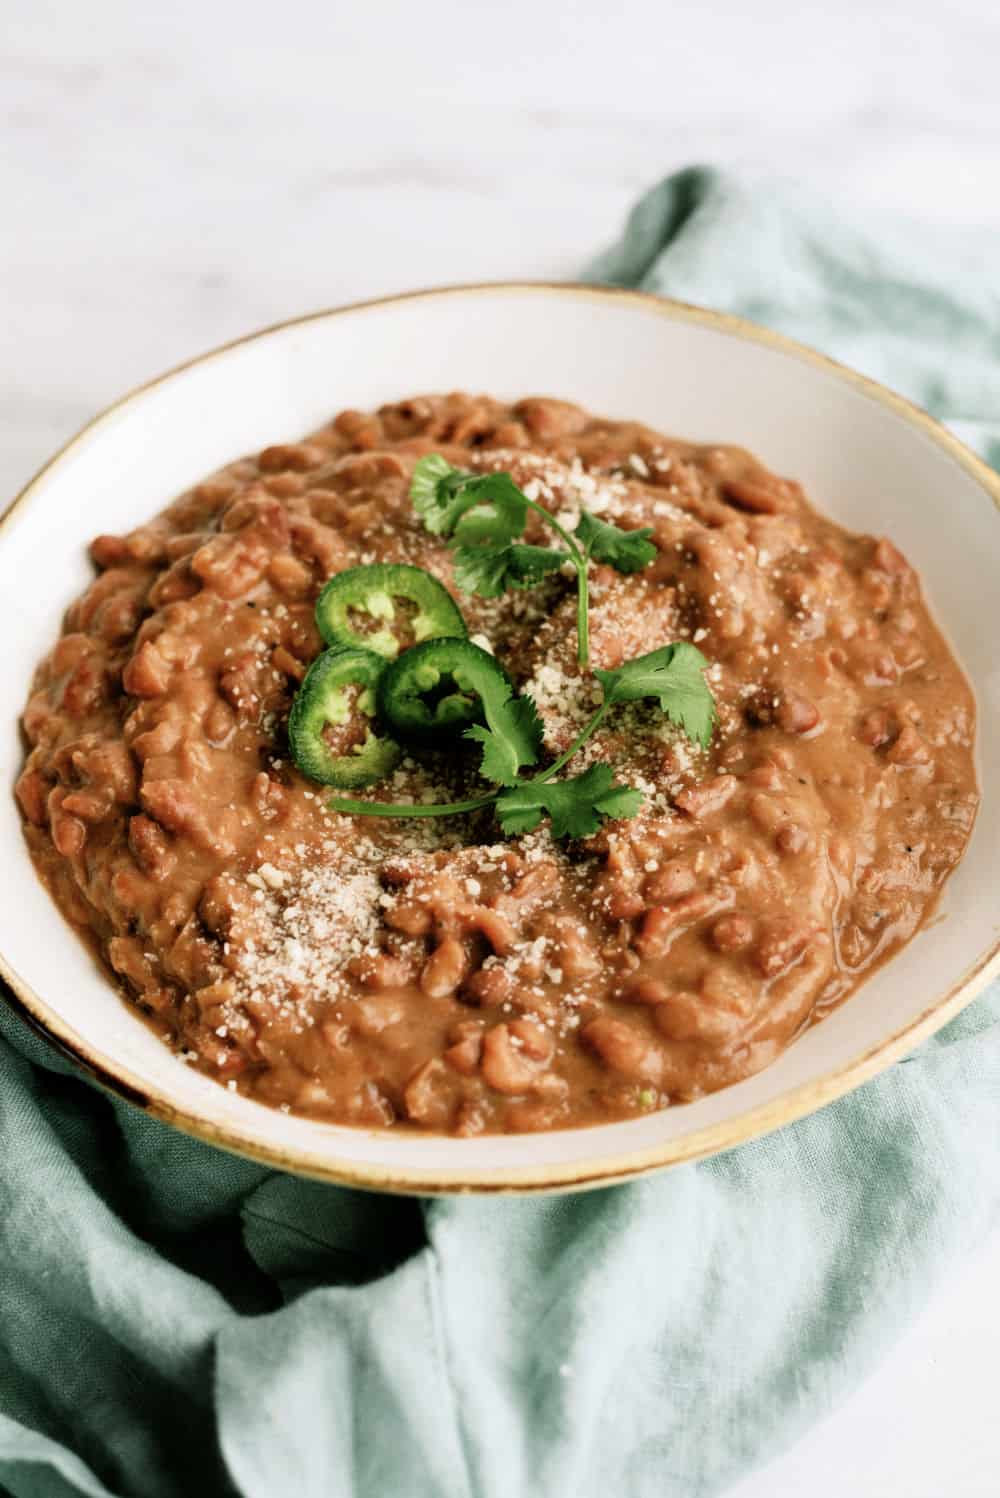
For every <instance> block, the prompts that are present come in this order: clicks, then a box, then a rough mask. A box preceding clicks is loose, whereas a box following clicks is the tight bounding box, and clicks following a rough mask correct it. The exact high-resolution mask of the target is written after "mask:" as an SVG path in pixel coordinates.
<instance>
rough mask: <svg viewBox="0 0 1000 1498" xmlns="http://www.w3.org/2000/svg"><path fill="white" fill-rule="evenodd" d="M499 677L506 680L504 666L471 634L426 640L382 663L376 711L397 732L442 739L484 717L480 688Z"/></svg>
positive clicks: (410, 736) (486, 687)
mask: <svg viewBox="0 0 1000 1498" xmlns="http://www.w3.org/2000/svg"><path fill="white" fill-rule="evenodd" d="M498 683H505V684H508V685H509V684H510V678H509V677H508V675H507V673H506V671H505V670H504V669H503V667H502V666H501V665H500V663H499V662H498V661H495V660H494V659H493V657H492V656H491V655H490V654H489V652H488V651H486V650H480V648H479V646H478V645H473V644H472V642H471V640H453V639H452V640H449V639H443V640H427V641H425V642H424V644H422V645H414V646H412V647H411V649H409V650H404V652H403V654H402V655H401V656H400V657H399V659H398V660H396V661H393V663H392V665H391V666H387V667H386V669H385V671H384V672H383V674H382V676H381V677H380V679H379V683H378V688H377V694H376V695H377V700H378V710H379V715H380V716H381V717H382V718H383V719H384V720H385V722H386V723H387V724H388V725H389V727H390V728H391V729H392V730H393V731H394V732H395V733H398V734H399V735H400V737H401V738H405V739H412V740H414V741H415V742H419V743H424V744H435V743H443V742H445V741H447V740H448V739H452V738H454V737H455V736H456V735H457V734H458V733H460V732H461V730H462V729H464V728H467V727H468V725H469V724H470V723H479V722H482V720H483V708H482V698H483V694H484V692H486V691H488V690H489V688H490V687H495V686H496V685H497V684H498ZM511 690H513V688H511Z"/></svg>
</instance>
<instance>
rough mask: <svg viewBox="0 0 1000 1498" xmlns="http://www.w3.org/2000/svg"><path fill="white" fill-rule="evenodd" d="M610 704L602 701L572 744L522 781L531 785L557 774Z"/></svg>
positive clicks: (590, 732)
mask: <svg viewBox="0 0 1000 1498" xmlns="http://www.w3.org/2000/svg"><path fill="white" fill-rule="evenodd" d="M610 706H611V703H610V702H602V703H601V705H600V707H599V708H598V709H597V711H596V713H594V715H593V717H592V718H589V719H588V720H587V722H586V723H585V724H584V726H583V727H582V728H581V729H580V732H579V733H578V734H577V736H576V738H575V739H574V740H573V742H572V744H570V746H569V748H568V749H564V750H563V752H562V754H560V756H559V758H558V759H557V760H555V761H554V762H553V763H552V764H551V765H549V767H548V769H547V770H543V771H542V773H541V774H540V775H533V776H532V778H531V780H529V781H526V782H524V783H525V784H527V785H531V784H532V783H533V782H534V781H536V780H551V779H552V777H553V775H558V774H559V771H560V770H561V769H562V767H563V765H565V764H568V763H569V761H570V760H571V759H572V758H573V756H574V754H576V752H577V750H579V749H582V748H583V746H584V744H585V743H586V742H587V740H588V739H589V738H590V736H591V735H592V734H594V733H596V732H597V730H598V728H599V727H600V725H601V723H602V722H603V721H604V717H605V715H606V713H607V711H608V709H609V708H610Z"/></svg>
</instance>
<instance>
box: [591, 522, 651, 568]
mask: <svg viewBox="0 0 1000 1498" xmlns="http://www.w3.org/2000/svg"><path fill="white" fill-rule="evenodd" d="M573 534H574V536H575V537H576V539H577V540H578V541H579V543H580V545H581V546H582V547H583V549H584V551H585V552H586V553H587V555H588V557H593V559H594V561H595V562H606V563H607V565H608V566H609V567H614V568H615V569H616V571H618V572H640V571H641V570H642V568H643V567H645V566H646V565H647V564H648V563H649V562H651V561H652V560H653V558H654V557H655V556H656V547H655V546H654V545H653V543H652V542H651V541H650V539H649V537H650V536H651V535H652V534H653V528H652V526H649V525H646V526H643V528H642V529H641V530H634V531H623V530H621V529H620V528H619V527H618V526H617V525H609V524H608V523H607V521H606V520H598V519H597V516H596V515H591V513H590V511H589V510H583V511H581V514H580V519H579V521H578V523H577V527H576V530H575V531H574V532H573Z"/></svg>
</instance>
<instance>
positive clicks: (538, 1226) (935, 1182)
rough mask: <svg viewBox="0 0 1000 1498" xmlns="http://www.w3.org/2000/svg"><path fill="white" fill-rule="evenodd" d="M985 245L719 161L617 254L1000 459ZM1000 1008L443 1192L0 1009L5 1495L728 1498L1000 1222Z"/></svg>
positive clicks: (995, 293) (618, 260) (669, 195)
mask: <svg viewBox="0 0 1000 1498" xmlns="http://www.w3.org/2000/svg"><path fill="white" fill-rule="evenodd" d="M977 256H978V257H980V258H977ZM984 262H985V256H984V255H983V253H982V249H981V247H979V246H977V243H976V240H975V238H974V237H973V236H970V237H967V238H966V239H964V240H960V239H958V238H952V239H950V240H949V239H947V238H946V237H945V236H939V237H937V238H932V237H931V236H929V235H928V233H927V231H925V230H920V231H919V232H918V231H916V230H914V229H908V228H904V227H901V226H893V225H885V226H882V227H881V228H879V229H878V230H875V229H873V228H872V227H871V226H862V225H860V224H856V223H852V222H849V221H848V220H847V218H846V215H844V213H843V212H842V211H839V210H838V207H837V205H825V204H821V203H819V202H817V201H816V200H815V199H810V198H809V197H807V196H806V195H804V194H802V193H800V192H798V191H796V190H793V189H789V188H787V187H783V186H778V185H775V184H774V183H769V182H767V181H764V180H762V179H732V178H730V177H727V176H724V175H721V174H719V173H716V172H712V171H707V170H695V169H692V170H689V171H686V172H682V173H680V174H678V175H677V176H675V177H672V178H670V179H668V180H667V181H665V182H663V183H661V184H660V185H659V186H658V187H656V188H655V189H653V191H651V192H650V193H648V194H647V195H646V196H645V197H644V198H643V199H642V200H641V202H640V203H639V204H638V205H637V207H636V208H635V210H634V212H633V213H632V215H631V217H630V219H629V221H628V224H627V227H626V229H625V232H624V234H623V236H622V238H621V240H620V241H619V243H618V244H616V245H615V246H614V247H613V248H612V249H611V250H609V251H608V252H607V253H606V254H604V255H602V256H601V257H600V259H599V260H598V261H597V262H596V263H595V264H594V265H593V266H592V267H591V268H590V271H589V272H588V275H589V277H590V278H591V279H594V280H598V279H600V280H609V281H615V282H618V283H621V284H626V285H630V286H642V287H646V288H649V289H652V290H655V291H661V292H664V293H668V294H670V295H672V296H676V297H680V298H683V299H685V300H689V301H694V302H701V303H705V304H708V305H714V306H718V307H723V308H727V309H730V310H733V311H736V312H740V313H742V314H744V315H745V316H747V317H750V318H753V319H755V320H757V321H759V322H762V323H766V324H767V325H769V326H771V327H775V328H779V329H781V330H782V331H785V332H788V333H790V334H793V335H794V336H796V337H799V338H802V339H804V340H805V341H807V342H811V343H813V344H815V345H817V346H819V347H820V348H823V349H825V350H827V351H828V352H830V353H833V354H835V355H837V356H838V357H840V358H842V359H844V360H845V361H846V362H848V363H851V364H853V365H855V366H857V367H858V368H860V369H863V370H864V371H865V372H867V373H869V374H873V375H875V376H876V377H878V378H881V379H883V380H885V381H886V382H887V383H889V384H891V385H893V386H895V387H896V388H897V389H899V390H901V391H903V392H904V393H906V394H908V395H910V396H912V397H914V398H915V399H917V400H919V401H920V402H921V403H922V404H924V405H925V406H928V407H930V408H931V409H932V410H933V411H934V412H935V413H936V414H938V415H939V416H942V417H943V418H945V419H947V420H948V421H950V423H951V424H952V425H953V426H954V427H955V428H956V429H957V430H959V431H960V432H961V434H962V435H963V436H965V437H966V438H967V439H971V440H972V441H973V442H974V443H975V445H977V446H978V447H979V449H980V451H981V452H983V453H984V454H985V455H986V456H988V457H990V458H992V460H993V461H994V463H1000V427H998V425H997V422H996V420H995V417H994V413H996V412H1000V288H998V284H997V281H996V278H995V273H991V272H989V271H988V269H987V268H986V266H985V263H984ZM998 1019H1000V994H998V992H997V991H996V990H992V991H990V992H989V993H987V994H986V995H984V996H983V997H982V998H980V999H979V1000H978V1001H977V1002H976V1003H975V1004H974V1005H972V1006H971V1008H969V1009H968V1010H966V1011H965V1013H964V1014H963V1015H961V1016H960V1017H959V1018H958V1019H957V1020H955V1021H954V1022H953V1023H952V1024H951V1025H950V1026H949V1027H948V1028H947V1029H946V1030H944V1031H943V1032H941V1033H940V1034H939V1035H938V1036H936V1037H935V1038H934V1039H932V1040H931V1041H929V1042H928V1043H927V1044H925V1045H924V1046H923V1048H922V1049H921V1050H920V1051H919V1052H918V1053H916V1055H914V1056H913V1057H911V1058H909V1059H908V1060H907V1061H906V1062H903V1063H901V1064H899V1065H898V1066H895V1067H894V1068H892V1069H891V1070H890V1071H888V1072H886V1073H884V1074H883V1075H882V1076H881V1077H879V1078H877V1079H876V1080H875V1081H873V1082H870V1083H868V1084H867V1085H866V1086H865V1087H863V1088H861V1089H860V1090H859V1091H857V1092H855V1093H853V1094H852V1095H851V1096H849V1097H847V1098H844V1099H842V1100H840V1101H839V1102H837V1103H835V1104H833V1105H831V1106H830V1107H827V1108H825V1109H824V1110H822V1111H821V1112H820V1113H818V1114H815V1115H814V1116H813V1117H811V1118H808V1119H805V1120H803V1121H801V1122H799V1123H797V1124H794V1125H791V1126H790V1127H788V1128H786V1129H784V1130H782V1131H781V1132H780V1133H778V1134H776V1135H772V1136H771V1137H769V1138H767V1139H763V1140H759V1141H757V1142H755V1143H752V1144H748V1145H744V1146H743V1147H741V1148H740V1149H737V1150H733V1151H731V1152H730V1153H728V1154H726V1155H723V1156H720V1157H717V1158H715V1159H713V1160H708V1161H704V1162H702V1163H699V1164H696V1165H688V1166H684V1167H681V1168H678V1169H676V1170H673V1171H671V1172H669V1173H667V1174H663V1175H659V1176H655V1177H652V1178H649V1179H646V1180H643V1181H640V1182H638V1183H636V1184H633V1185H628V1186H621V1187H616V1188H612V1189H609V1190H606V1191H601V1192H595V1193H591V1194H581V1195H576V1196H563V1197H553V1198H533V1199H524V1200H510V1199H494V1198H485V1199H449V1200H439V1201H425V1202H421V1201H416V1200H407V1199H401V1198H390V1197H378V1196H374V1195H370V1194H366V1193H363V1192H356V1191H349V1190H343V1189H339V1188H335V1187H330V1186H323V1185H320V1184H317V1183H315V1182H309V1181H300V1180H296V1179H294V1178H292V1177H289V1176H282V1175H280V1174H277V1173H275V1172H273V1171H269V1170H267V1169H265V1168H263V1167H262V1166H259V1165H255V1164H251V1163H249V1162H246V1161H241V1160H238V1159H235V1158H233V1157H231V1156H229V1155H225V1154H221V1153H219V1152H217V1151H215V1150H213V1149H211V1148H209V1147H208V1146H206V1145H202V1144H199V1143H198V1142H197V1141H194V1140H191V1139H187V1138H185V1137H183V1136H182V1135H180V1134H177V1133H174V1132H173V1131H171V1130H170V1129H168V1128H166V1127H165V1126H164V1125H162V1124H159V1123H157V1122H156V1121H155V1120H152V1119H149V1118H147V1117H145V1116H144V1115H142V1114H141V1113H139V1112H136V1111H135V1110H133V1109H132V1108H130V1107H129V1106H128V1105H127V1104H124V1103H120V1102H118V1101H116V1100H113V1099H109V1098H108V1097H106V1096H104V1095H103V1094H101V1093H100V1092H98V1091H97V1090H96V1089H94V1088H93V1087H92V1086H91V1085H90V1084H89V1083H88V1082H87V1081H86V1080H84V1079H83V1078H82V1077H80V1076H78V1075H76V1074H75V1073H74V1072H73V1070H72V1068H70V1067H69V1066H68V1065H67V1063H66V1062H64V1061H63V1060H62V1059H60V1058H59V1057H58V1056H56V1055H55V1054H54V1053H53V1052H51V1051H50V1050H49V1049H47V1048H46V1047H45V1046H44V1045H43V1044H42V1043H41V1042H40V1041H39V1040H38V1039H37V1038H36V1037H35V1036H34V1035H33V1034H31V1033H30V1032H29V1031H28V1030H27V1029H25V1028H24V1027H23V1026H22V1024H21V1023H20V1021H18V1020H17V1019H16V1018H15V1016H14V1015H13V1014H12V1013H10V1012H8V1011H7V1010H6V1009H0V1141H2V1158H0V1492H7V1493H9V1494H10V1495H11V1498H75V1495H80V1494H83V1495H87V1498H111V1495H113V1498H189V1495H190V1494H192V1493H197V1494H198V1495H199V1498H214V1495H234V1494H238V1495H241V1498H284V1495H286V1494H287V1495H294V1498H331V1495H338V1498H340V1495H350V1498H389V1495H391V1498H565V1495H567V1494H572V1495H574V1498H606V1495H607V1494H609V1493H622V1494H628V1495H629V1498H708V1495H711V1494H716V1493H720V1492H722V1491H724V1490H725V1488H726V1487H727V1486H728V1485H729V1484H730V1483H731V1482H733V1481H734V1480H736V1479H737V1478H739V1477H741V1476H743V1475H744V1474H745V1473H746V1472H747V1470H748V1469H749V1468H751V1467H752V1466H753V1465H755V1464H757V1463H759V1462H761V1461H763V1460H766V1459H767V1458H768V1457H770V1456H773V1455H775V1454H776V1453H777V1452H778V1451H779V1450H781V1449H782V1448H783V1447H784V1446H786V1445H787V1444H788V1443H789V1442H790V1441H792V1440H794V1438H795V1437H796V1436H797V1435H798V1434H799V1433H800V1432H801V1431H802V1430H803V1429H804V1428H805V1427H806V1426H807V1425H808V1424H809V1423H810V1422H811V1421H814V1420H816V1419H817V1418H818V1417H820V1416H821V1415H823V1414H825V1413H827V1412H828V1411H829V1410H830V1409H831V1408H832V1407H833V1406H834V1405H835V1404H836V1403H837V1401H838V1400H839V1399H841V1398H842V1397H843V1396H844V1395H845V1394H846V1393H848V1392H849V1391H850V1390H852V1389H853V1388H855V1387H856V1385H857V1383H858V1382H859V1380H860V1379H861V1378H863V1377H864V1375H865V1372H866V1370H868V1369H869V1368H870V1367H871V1366H872V1365H873V1363H874V1362H875V1361H876V1360H877V1358H878V1357H879V1356H880V1354H882V1353H883V1352H884V1351H885V1349H886V1348H887V1347H888V1346H889V1344H890V1343H891V1342H892V1340H893V1338H894V1337H895V1336H896V1335H897V1334H898V1333H899V1331H900V1330H901V1329H902V1328H903V1327H904V1326H905V1325H906V1324H907V1322H908V1321H909V1320H910V1319H911V1318H912V1316H913V1315H914V1313H915V1312H916V1311H917V1310H918V1309H919V1307H920V1306H921V1305H922V1304H923V1303H924V1301H925V1300H926V1298H927V1296H928V1294H929V1293H930V1291H931V1290H932V1288H933V1286H934V1284H935V1282H936V1281H937V1280H938V1279H939V1278H940V1277H941V1275H942V1273H943V1272H944V1271H945V1270H946V1269H948V1268H949V1267H951V1266H954V1265H955V1264H956V1262H958V1261H960V1258H961V1255H962V1254H963V1253H964V1252H965V1251H966V1250H967V1249H968V1248H969V1247H970V1246H971V1245H972V1244H974V1243H975V1242H977V1241H979V1240H980V1239H981V1238H982V1236H983V1235H984V1234H985V1233H986V1232H988V1231H989V1230H990V1228H991V1227H992V1226H993V1225H994V1224H995V1223H996V1222H997V1220H998V1217H1000V1163H998V1162H1000V1148H998V1146H1000V1027H998V1024H997V1021H998Z"/></svg>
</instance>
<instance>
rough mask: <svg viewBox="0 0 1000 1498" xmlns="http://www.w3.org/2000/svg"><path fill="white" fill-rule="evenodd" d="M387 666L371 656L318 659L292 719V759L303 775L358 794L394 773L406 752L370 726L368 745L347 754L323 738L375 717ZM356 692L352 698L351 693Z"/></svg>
mask: <svg viewBox="0 0 1000 1498" xmlns="http://www.w3.org/2000/svg"><path fill="white" fill-rule="evenodd" d="M384 670H385V661H384V659H383V658H382V656H380V655H376V654H375V653H374V652H373V651H371V650H325V651H324V652H323V654H322V655H320V656H317V658H316V660H314V661H313V663H312V665H311V666H310V667H309V670H308V671H307V672H306V674H305V679H304V680H303V682H302V685H301V686H300V687H299V690H298V692H297V693H296V695H295V701H294V702H293V703H292V711H291V713H290V715H289V718H288V742H289V746H290V748H291V751H292V759H293V760H294V761H295V764H296V765H297V767H298V768H299V769H300V770H301V771H302V774H303V775H308V777H309V779H310V780H316V781H319V783H320V784H321V785H335V786H338V787H340V789H342V790H356V789H358V788H360V787H361V786H364V785H374V784H375V782H376V781H377V780H384V779H385V777H386V776H387V775H388V774H389V773H390V772H391V771H392V770H394V769H395V767H396V765H397V764H398V763H399V761H400V759H401V757H402V752H403V751H402V750H401V749H400V747H399V745H398V744H397V743H396V741H395V739H391V738H388V737H386V736H385V735H382V734H377V733H375V731H374V730H373V728H372V727H371V726H370V724H365V737H364V739H363V741H361V742H357V743H354V744H351V745H350V746H349V747H347V746H346V745H345V748H344V751H343V752H342V753H339V754H338V753H337V751H336V750H335V749H334V748H333V747H331V745H330V744H329V743H328V742H327V739H326V738H325V737H324V731H325V729H326V728H327V726H328V725H329V726H331V727H334V728H340V727H344V728H346V727H347V726H348V725H349V724H350V723H351V721H352V719H354V718H355V717H356V716H357V715H359V714H360V715H361V716H362V717H363V718H368V719H371V718H373V717H374V714H375V692H376V688H377V685H378V680H379V677H380V676H381V675H382V673H383V671H384ZM352 687H354V688H357V689H358V690H357V691H356V693H354V694H352V692H351V688H352Z"/></svg>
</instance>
